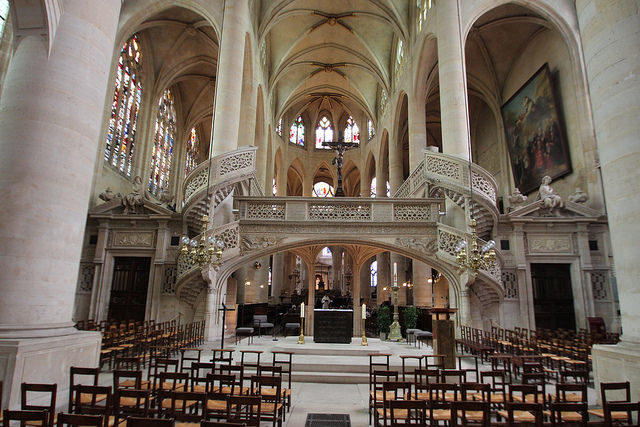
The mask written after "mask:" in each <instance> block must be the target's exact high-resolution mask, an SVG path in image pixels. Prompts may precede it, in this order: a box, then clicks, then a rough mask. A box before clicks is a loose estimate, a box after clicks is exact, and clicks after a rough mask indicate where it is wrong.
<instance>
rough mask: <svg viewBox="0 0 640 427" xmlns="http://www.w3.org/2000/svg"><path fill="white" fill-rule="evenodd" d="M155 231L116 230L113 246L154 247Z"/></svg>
mask: <svg viewBox="0 0 640 427" xmlns="http://www.w3.org/2000/svg"><path fill="white" fill-rule="evenodd" d="M153 237H154V232H153V231H137V232H130V231H116V232H115V233H114V234H113V246H119V247H140V246H143V247H149V248H150V247H153Z"/></svg>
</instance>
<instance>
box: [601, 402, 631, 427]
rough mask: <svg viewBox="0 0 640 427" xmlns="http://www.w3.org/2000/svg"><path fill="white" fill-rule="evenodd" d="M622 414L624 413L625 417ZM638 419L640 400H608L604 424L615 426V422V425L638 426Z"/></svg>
mask: <svg viewBox="0 0 640 427" xmlns="http://www.w3.org/2000/svg"><path fill="white" fill-rule="evenodd" d="M634 413H635V416H634V415H633V414H634ZM620 414H624V417H622V416H621V415H620ZM614 415H615V417H614ZM634 419H635V420H636V422H635V423H634V421H633V420H634ZM638 420H640V402H608V403H607V405H606V406H605V410H604V425H605V426H607V427H608V426H613V425H614V422H615V425H629V426H637V425H639V424H638Z"/></svg>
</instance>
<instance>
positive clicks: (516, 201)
mask: <svg viewBox="0 0 640 427" xmlns="http://www.w3.org/2000/svg"><path fill="white" fill-rule="evenodd" d="M526 201H527V196H525V195H524V194H522V193H521V192H520V189H518V188H516V189H515V191H514V192H513V194H512V195H510V196H509V202H510V203H511V204H512V205H513V206H514V207H515V208H517V207H518V206H519V205H521V204H523V203H524V202H526Z"/></svg>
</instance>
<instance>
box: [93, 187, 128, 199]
mask: <svg viewBox="0 0 640 427" xmlns="http://www.w3.org/2000/svg"><path fill="white" fill-rule="evenodd" d="M116 197H119V198H121V197H122V194H120V193H118V194H115V193H114V192H113V191H111V187H107V189H106V190H104V191H103V192H102V193H100V194H99V195H98V198H99V199H101V200H104V201H105V202H109V201H111V200H113V199H115V198H116Z"/></svg>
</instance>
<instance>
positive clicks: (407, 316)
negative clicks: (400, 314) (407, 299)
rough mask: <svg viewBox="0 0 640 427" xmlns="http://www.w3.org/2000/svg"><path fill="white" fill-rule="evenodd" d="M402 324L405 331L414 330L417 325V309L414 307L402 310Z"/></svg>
mask: <svg viewBox="0 0 640 427" xmlns="http://www.w3.org/2000/svg"><path fill="white" fill-rule="evenodd" d="M404 324H405V329H415V328H416V325H417V324H418V308H417V307H415V306H413V305H412V306H409V307H407V308H405V309H404Z"/></svg>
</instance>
